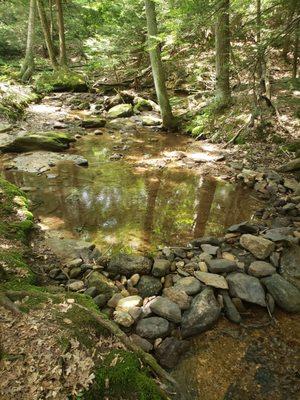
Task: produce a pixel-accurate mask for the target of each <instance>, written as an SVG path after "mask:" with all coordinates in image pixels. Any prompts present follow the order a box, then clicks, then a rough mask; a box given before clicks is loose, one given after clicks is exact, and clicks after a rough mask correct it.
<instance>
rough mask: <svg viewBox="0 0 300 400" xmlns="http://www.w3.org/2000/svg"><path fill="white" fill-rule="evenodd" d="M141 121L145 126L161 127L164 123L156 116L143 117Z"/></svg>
mask: <svg viewBox="0 0 300 400" xmlns="http://www.w3.org/2000/svg"><path fill="white" fill-rule="evenodd" d="M141 121H142V125H143V126H159V125H161V123H162V120H161V119H160V118H159V117H156V116H154V115H143V116H142V117H141Z"/></svg>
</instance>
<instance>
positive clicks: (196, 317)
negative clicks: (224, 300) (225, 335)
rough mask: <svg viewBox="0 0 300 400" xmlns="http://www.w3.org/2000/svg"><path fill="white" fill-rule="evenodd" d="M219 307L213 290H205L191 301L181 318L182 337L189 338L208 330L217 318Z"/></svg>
mask: <svg viewBox="0 0 300 400" xmlns="http://www.w3.org/2000/svg"><path fill="white" fill-rule="evenodd" d="M219 315H220V306H219V304H218V302H217V300H216V298H215V296H214V292H213V289H211V288H205V289H204V290H203V291H202V292H201V293H200V294H198V295H197V296H196V297H195V298H194V300H193V301H192V305H191V308H190V309H189V310H188V311H186V312H185V313H184V314H183V316H182V322H181V326H182V329H181V332H182V337H184V338H186V337H190V336H193V335H196V334H198V333H201V332H204V331H205V330H207V329H209V328H210V327H211V326H212V325H213V324H214V323H215V322H216V321H217V319H218V318H219Z"/></svg>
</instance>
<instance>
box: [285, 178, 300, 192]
mask: <svg viewBox="0 0 300 400" xmlns="http://www.w3.org/2000/svg"><path fill="white" fill-rule="evenodd" d="M283 184H284V186H285V187H286V188H288V189H291V190H292V191H293V192H295V191H296V190H297V188H298V185H299V183H298V181H297V180H296V179H294V178H293V179H291V178H285V179H284V183H283Z"/></svg>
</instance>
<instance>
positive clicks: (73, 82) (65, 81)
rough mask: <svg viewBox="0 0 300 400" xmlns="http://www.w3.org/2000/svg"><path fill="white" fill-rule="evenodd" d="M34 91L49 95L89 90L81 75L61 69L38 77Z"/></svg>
mask: <svg viewBox="0 0 300 400" xmlns="http://www.w3.org/2000/svg"><path fill="white" fill-rule="evenodd" d="M35 89H36V91H37V92H38V93H45V92H46V93H49V92H87V91H88V89H89V88H88V85H87V82H86V79H85V77H84V76H83V75H80V74H77V73H74V72H72V71H69V70H67V69H61V70H58V71H54V72H53V73H43V74H41V75H39V76H38V78H37V80H36V82H35Z"/></svg>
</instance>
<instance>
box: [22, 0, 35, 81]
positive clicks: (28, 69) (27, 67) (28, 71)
mask: <svg viewBox="0 0 300 400" xmlns="http://www.w3.org/2000/svg"><path fill="white" fill-rule="evenodd" d="M35 13H36V0H30V5H29V17H28V31H27V45H26V54H25V59H24V62H23V65H22V68H21V72H20V75H21V79H22V81H23V82H26V81H28V80H29V79H30V78H31V76H32V74H33V71H34V33H35Z"/></svg>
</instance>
